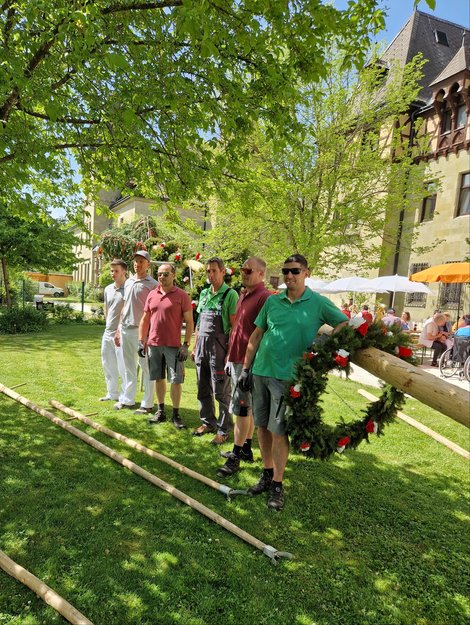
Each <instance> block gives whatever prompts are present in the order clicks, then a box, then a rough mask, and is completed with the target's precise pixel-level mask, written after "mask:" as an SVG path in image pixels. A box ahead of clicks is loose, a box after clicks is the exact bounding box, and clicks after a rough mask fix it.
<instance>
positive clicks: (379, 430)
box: [286, 316, 415, 460]
mask: <svg viewBox="0 0 470 625" xmlns="http://www.w3.org/2000/svg"><path fill="white" fill-rule="evenodd" d="M410 343H411V340H410V337H409V335H407V334H405V333H404V332H402V330H401V328H400V327H398V326H396V325H393V326H391V327H387V326H385V325H384V324H383V323H382V322H380V321H379V322H376V323H373V324H371V325H370V326H369V325H368V324H367V322H365V321H364V320H363V319H362V318H361V317H360V316H357V317H356V318H355V319H352V320H351V321H350V325H348V326H347V327H343V328H341V330H339V331H338V332H337V333H336V334H333V335H331V336H329V337H327V338H324V336H322V337H320V339H319V340H318V341H317V342H315V344H314V345H313V346H312V348H311V350H309V351H308V352H305V353H304V355H303V357H302V358H301V359H300V360H299V362H298V363H297V365H296V368H295V377H294V379H293V380H292V381H291V382H290V383H289V387H288V392H287V393H286V404H287V409H286V426H287V433H288V434H289V438H290V441H291V446H292V450H293V451H297V452H299V453H301V454H303V455H305V456H308V457H311V458H320V459H322V460H326V459H327V458H329V457H330V456H331V455H332V454H333V453H335V452H338V453H342V452H343V451H344V450H345V449H346V448H347V449H356V447H358V446H359V445H360V443H362V441H364V440H365V441H367V442H369V435H370V434H377V435H378V436H381V435H382V434H383V431H384V428H385V426H386V425H388V424H390V423H391V422H392V421H393V420H394V419H395V417H396V414H397V410H399V409H400V408H401V407H402V405H403V402H404V393H402V392H401V391H399V390H398V389H396V388H394V387H392V386H390V385H387V386H385V388H384V391H383V393H382V395H381V397H380V398H379V400H378V401H376V402H374V403H372V404H370V405H369V406H368V408H367V410H363V411H362V412H363V413H364V416H363V418H361V419H359V420H355V421H349V422H347V421H344V420H342V421H340V422H338V423H337V424H336V426H330V425H328V424H326V423H324V422H323V408H322V406H321V403H320V402H321V401H322V400H321V395H322V394H323V393H324V391H325V388H326V385H327V382H328V372H329V371H330V370H332V369H339V370H341V371H345V372H346V374H348V373H349V370H350V359H351V358H352V356H353V355H354V353H355V352H356V350H358V349H362V348H367V347H376V348H377V349H380V350H381V351H384V352H387V353H389V354H393V355H395V356H398V357H399V358H401V359H403V360H405V361H407V362H409V363H412V364H414V363H415V359H414V356H413V352H412V349H411V348H410Z"/></svg>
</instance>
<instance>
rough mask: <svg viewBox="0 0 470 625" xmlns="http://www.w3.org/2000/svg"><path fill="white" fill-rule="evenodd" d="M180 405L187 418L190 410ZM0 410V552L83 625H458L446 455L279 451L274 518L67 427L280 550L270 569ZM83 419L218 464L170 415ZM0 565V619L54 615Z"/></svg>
mask: <svg viewBox="0 0 470 625" xmlns="http://www.w3.org/2000/svg"><path fill="white" fill-rule="evenodd" d="M76 407H77V408H78V409H80V408H81V407H80V406H76ZM184 414H185V419H187V421H188V422H189V423H191V424H192V425H196V424H197V422H198V421H197V413H196V411H195V410H188V409H187V410H186V411H185V413H184ZM0 419H1V423H2V427H1V432H0V465H1V474H0V495H1V496H0V540H1V542H0V544H1V548H2V549H3V550H4V551H6V552H7V553H8V555H10V557H12V558H13V559H15V560H17V561H18V562H19V563H20V564H22V565H24V566H25V567H26V568H28V569H30V570H31V571H32V572H34V573H35V574H36V575H37V576H38V577H40V578H42V579H44V581H45V582H46V583H48V584H50V585H51V586H52V587H53V588H54V589H55V590H56V591H57V592H59V593H60V594H62V595H63V596H64V597H65V598H67V599H68V600H69V601H71V603H72V604H74V605H75V606H76V607H77V608H78V609H80V611H82V612H84V613H85V614H86V615H87V616H88V617H89V618H90V619H91V620H92V621H93V622H94V623H95V625H100V624H103V625H150V624H152V625H154V624H156V623H158V624H159V625H160V624H172V625H173V624H174V625H176V624H179V623H185V624H189V625H200V624H202V623H203V624H214V625H216V624H218V623H221V622H222V623H227V624H234V625H235V624H243V625H245V624H246V625H252V624H253V623H257V624H261V625H263V624H268V623H269V624H270V625H271V624H275V625H276V624H286V625H287V624H291V623H298V624H299V625H309V624H310V623H312V622H315V623H317V625H332V624H333V623H335V624H338V623H345V624H351V623H361V624H364V623H367V624H370V625H381V624H384V625H385V624H387V625H397V624H403V625H405V624H410V625H411V624H412V623H413V624H414V623H420V624H421V625H447V624H449V625H450V624H451V623H452V624H453V625H459V624H462V625H463V623H465V622H466V621H467V619H468V603H467V599H466V597H468V590H469V589H468V566H467V565H468V561H467V556H468V525H467V518H468V508H467V507H466V505H465V490H464V488H465V478H464V477H462V476H461V475H460V477H458V476H454V475H453V469H452V463H449V467H448V468H447V471H446V472H443V473H438V472H434V471H433V469H432V467H430V465H429V462H427V461H426V460H425V459H423V458H420V457H419V455H418V454H416V453H414V451H413V443H412V439H411V438H410V442H409V448H406V445H405V452H406V453H407V459H406V460H404V461H401V462H400V463H398V461H397V462H392V461H391V462H386V461H384V460H383V459H381V457H380V455H375V454H374V453H372V452H371V451H368V450H367V448H362V449H363V450H361V451H358V452H355V453H352V454H351V455H348V456H347V457H343V458H338V459H336V460H334V461H332V462H329V463H321V462H317V461H307V460H305V459H303V458H299V457H293V458H292V459H291V461H290V463H289V465H288V470H287V479H286V484H287V489H288V490H287V493H288V498H287V505H286V509H285V510H284V511H283V512H282V513H280V514H275V513H273V512H271V511H268V510H267V509H266V506H265V500H264V498H263V497H259V498H253V499H251V498H239V499H237V500H235V501H234V502H232V503H227V502H226V501H225V499H224V498H223V496H222V495H220V494H218V493H216V492H215V491H212V490H210V489H208V488H207V487H205V486H204V485H202V484H200V483H198V482H195V481H194V480H191V479H190V478H188V477H187V476H184V475H181V474H180V473H179V472H177V471H175V470H172V469H171V468H170V467H168V466H166V465H164V464H162V463H160V462H157V461H154V460H152V459H150V458H147V457H145V456H143V455H141V454H139V453H137V452H134V451H132V450H129V448H127V447H125V446H123V445H121V444H119V443H118V442H117V441H111V440H110V439H109V438H107V437H106V436H104V435H102V434H96V433H95V432H94V431H92V430H89V429H88V428H84V427H83V426H78V427H80V428H83V429H86V431H87V432H88V433H90V434H92V435H94V436H96V438H98V439H99V440H101V441H102V442H103V443H104V444H106V445H109V446H110V447H112V448H113V449H116V450H118V451H120V452H121V453H123V454H124V455H127V456H128V457H130V458H131V459H132V460H134V461H135V462H137V463H138V464H140V465H141V466H143V467H145V468H147V469H148V470H149V471H151V472H153V473H156V474H157V475H158V476H159V477H161V478H162V479H163V480H166V481H168V482H170V483H172V484H174V485H175V486H176V487H178V488H180V489H181V490H183V491H185V492H187V494H189V495H191V496H193V497H194V498H196V499H198V500H200V501H201V502H202V503H204V504H205V505H207V506H209V507H211V508H212V509H214V510H216V511H217V512H219V513H220V514H221V515H222V516H225V517H226V518H228V519H229V520H231V521H232V522H234V523H236V524H237V525H239V526H241V527H242V528H243V529H245V530H246V531H248V532H249V533H252V534H253V535H255V536H256V537H257V538H260V539H261V540H264V541H265V542H267V543H269V544H271V545H273V546H275V547H276V548H278V549H282V550H288V551H291V552H293V553H294V554H295V556H296V559H295V561H293V562H291V563H287V562H284V563H283V564H282V565H280V566H279V567H277V568H276V567H272V566H271V564H270V563H269V561H268V560H267V558H265V557H264V556H263V555H261V553H260V552H259V551H257V550H255V549H254V548H253V547H250V546H249V545H247V544H245V543H243V542H242V541H241V540H239V539H237V538H235V537H234V536H232V535H231V534H229V533H228V532H226V531H225V530H223V529H222V528H220V527H217V526H216V525H214V524H213V523H211V522H210V521H209V520H208V519H206V518H204V517H202V516H201V515H199V514H198V513H197V512H195V511H193V510H191V509H190V508H188V507H186V506H184V505H183V504H181V503H179V502H177V501H176V500H175V499H173V498H172V497H171V496H170V495H168V494H167V493H164V492H163V491H161V490H158V489H157V488H155V487H154V486H152V485H151V484H149V483H147V482H145V481H143V480H141V479H139V478H138V477H137V476H135V475H133V474H131V473H130V472H128V471H126V470H124V469H123V468H122V467H120V466H118V465H117V464H115V463H114V462H112V461H111V460H110V459H109V458H106V457H105V456H103V455H100V454H99V453H98V452H97V451H95V450H93V449H91V448H90V447H88V446H86V445H84V444H83V443H82V442H81V441H79V440H78V439H76V438H73V437H72V436H71V435H70V434H68V433H67V432H65V431H63V430H60V429H59V428H57V427H56V426H55V425H53V424H51V423H49V422H48V421H47V420H45V419H44V418H42V417H40V416H39V415H36V414H34V413H32V412H30V411H28V410H27V409H26V408H24V407H22V406H19V405H18V404H14V403H13V402H12V401H10V400H9V399H7V398H0ZM96 419H97V420H100V421H101V422H103V423H106V425H108V426H109V427H111V428H112V429H116V430H118V431H120V432H122V433H125V434H128V435H130V436H132V437H133V438H137V439H138V440H140V441H142V442H143V443H144V444H147V445H148V446H150V447H153V448H155V449H156V450H157V451H159V452H161V453H165V454H167V455H169V456H171V457H173V458H174V459H175V460H178V461H179V462H182V463H183V464H186V465H187V466H190V467H191V468H193V469H195V470H197V471H200V472H201V473H205V474H207V475H211V476H214V473H215V470H216V468H217V466H219V465H220V459H219V456H218V452H219V449H218V448H217V449H216V448H213V447H212V446H211V445H209V440H208V437H204V438H201V439H194V438H193V437H192V436H191V433H190V431H185V432H177V431H176V430H174V429H173V428H172V427H171V425H170V424H164V425H162V426H158V427H157V428H150V427H149V426H147V424H146V423H145V422H143V421H142V418H141V417H136V416H134V415H131V414H129V415H128V416H126V417H123V416H121V413H119V414H118V415H116V413H113V414H111V413H110V412H107V411H106V410H105V411H104V412H102V413H101V414H100V415H99V417H98V418H96ZM74 425H77V424H76V422H74ZM391 443H392V441H390V444H391ZM405 443H406V441H405ZM370 449H373V447H371V448H370ZM379 451H380V450H379ZM385 458H386V449H385ZM259 469H260V467H259V464H258V465H257V466H246V465H245V467H244V470H243V471H242V472H240V474H238V475H237V476H234V478H233V484H234V486H235V487H236V486H245V485H247V484H249V483H251V482H253V481H254V480H255V479H256V478H257V475H258V472H259ZM1 575H2V577H1V582H2V583H1V584H0V613H3V614H7V615H10V616H11V617H12V620H11V621H7V622H9V623H10V622H11V623H18V624H19V623H21V624H23V623H27V624H28V625H29V623H31V624H32V625H35V624H36V623H38V624H39V623H42V622H47V623H56V622H57V623H60V622H64V621H62V620H61V619H60V618H58V617H56V616H55V614H54V613H53V612H52V611H51V609H50V608H47V607H45V606H43V604H42V603H41V602H40V601H39V600H38V599H36V598H35V597H33V595H32V593H30V592H29V591H28V590H27V589H24V588H22V587H20V586H19V584H18V583H17V582H15V581H14V580H11V579H9V578H6V576H4V575H3V574H1ZM28 602H30V603H29V604H28ZM14 619H16V620H14Z"/></svg>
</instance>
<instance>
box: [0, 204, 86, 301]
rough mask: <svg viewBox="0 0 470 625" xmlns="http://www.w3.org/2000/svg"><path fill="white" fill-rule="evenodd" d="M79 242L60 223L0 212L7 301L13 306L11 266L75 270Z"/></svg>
mask: <svg viewBox="0 0 470 625" xmlns="http://www.w3.org/2000/svg"><path fill="white" fill-rule="evenodd" d="M77 243H78V239H77V238H76V237H75V236H74V235H73V234H72V233H71V232H70V231H69V230H67V229H66V228H65V225H64V223H63V222H61V221H60V220H55V219H52V218H47V219H44V220H40V219H38V220H36V221H34V222H30V221H29V220H26V219H22V218H20V217H13V216H11V215H6V214H2V213H0V261H1V265H2V274H3V283H4V287H5V300H6V304H7V306H8V307H10V306H11V292H10V281H9V267H16V268H19V269H23V270H24V269H34V270H37V271H48V270H51V269H57V268H58V267H61V268H72V267H73V264H74V262H75V261H76V258H75V255H74V254H73V252H72V247H73V245H76V244H77Z"/></svg>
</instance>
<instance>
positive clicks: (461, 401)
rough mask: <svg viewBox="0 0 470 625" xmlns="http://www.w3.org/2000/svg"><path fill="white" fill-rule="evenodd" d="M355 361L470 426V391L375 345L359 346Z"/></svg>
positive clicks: (386, 380) (379, 376) (432, 406)
mask: <svg viewBox="0 0 470 625" xmlns="http://www.w3.org/2000/svg"><path fill="white" fill-rule="evenodd" d="M352 361H353V362H354V363H355V364H357V365H359V367H362V368H363V369H365V370H366V371H368V372H369V373H372V374H373V375H376V376H377V377H378V378H380V379H381V380H384V381H385V382H387V383H388V384H391V385H392V386H395V387H396V388H398V389H400V390H401V391H403V392H404V393H408V395H411V396H412V397H414V398H415V399H418V400H419V401H421V402H423V404H426V405H427V406H430V407H431V408H434V409H435V410H438V411H439V412H442V414H444V415H446V416H447V417H450V418H451V419H453V420H454V421H458V423H462V425H465V426H466V427H468V428H470V410H469V400H470V394H469V393H468V391H466V390H465V389H463V388H459V387H458V386H454V385H453V384H449V382H446V381H445V380H441V379H440V378H437V377H435V376H433V375H431V374H430V373H426V372H425V371H423V370H422V369H420V368H419V367H415V366H414V365H410V364H408V363H407V362H404V361H403V360H400V359H399V358H396V357H395V356H392V355H391V354H387V353H386V352H382V351H381V350H379V349H376V348H375V347H369V348H367V349H359V350H357V352H356V353H355V354H354V357H353V359H352Z"/></svg>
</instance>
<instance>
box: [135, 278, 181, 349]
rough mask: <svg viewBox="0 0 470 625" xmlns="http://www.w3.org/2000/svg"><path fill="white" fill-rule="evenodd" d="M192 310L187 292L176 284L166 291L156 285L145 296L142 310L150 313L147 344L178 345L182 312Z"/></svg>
mask: <svg viewBox="0 0 470 625" xmlns="http://www.w3.org/2000/svg"><path fill="white" fill-rule="evenodd" d="M189 310H190V311H192V307H191V301H190V299H189V296H188V294H187V293H186V291H183V289H180V288H179V287H177V286H174V287H172V289H171V290H170V291H169V292H168V293H164V292H163V291H162V290H161V287H160V285H158V286H156V287H155V288H154V289H153V291H150V293H149V294H148V296H147V301H146V302H145V308H144V312H146V313H150V329H149V337H148V341H147V343H148V345H163V346H165V347H179V346H180V345H181V327H182V325H183V313H185V312H188V311H189Z"/></svg>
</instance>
